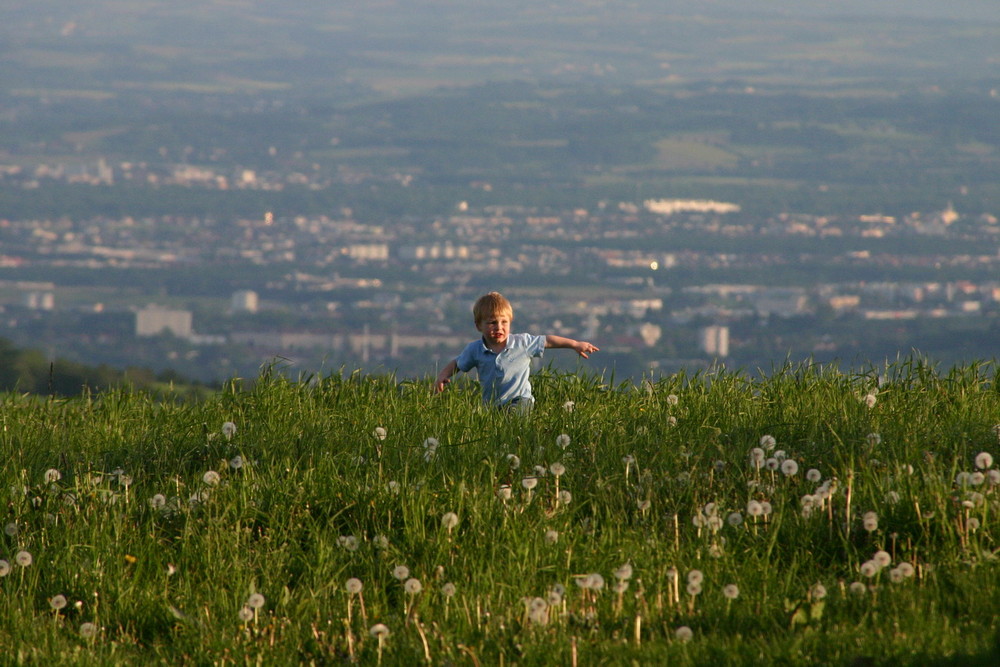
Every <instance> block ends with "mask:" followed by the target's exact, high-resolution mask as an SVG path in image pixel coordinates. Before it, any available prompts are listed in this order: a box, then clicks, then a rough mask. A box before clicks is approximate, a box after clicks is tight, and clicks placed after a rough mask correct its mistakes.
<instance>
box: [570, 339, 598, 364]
mask: <svg viewBox="0 0 1000 667" xmlns="http://www.w3.org/2000/svg"><path fill="white" fill-rule="evenodd" d="M573 349H574V350H576V353H577V354H579V355H580V356H581V357H583V358H584V359H589V358H590V355H591V354H593V353H594V352H597V351H598V350H599V349H600V348H598V347H597V346H596V345H594V344H593V343H588V342H587V341H583V340H578V341H577V342H576V345H574V346H573Z"/></svg>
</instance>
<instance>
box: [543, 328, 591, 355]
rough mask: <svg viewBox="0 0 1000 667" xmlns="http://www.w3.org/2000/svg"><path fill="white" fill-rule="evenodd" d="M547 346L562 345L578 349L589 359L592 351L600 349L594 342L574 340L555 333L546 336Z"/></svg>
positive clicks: (577, 351)
mask: <svg viewBox="0 0 1000 667" xmlns="http://www.w3.org/2000/svg"><path fill="white" fill-rule="evenodd" d="M545 347H561V348H569V349H571V350H576V353H577V354H579V355H580V356H581V357H583V358H584V359H588V358H589V357H590V354H591V353H592V352H597V351H598V350H599V349H600V348H598V347H597V346H596V345H594V344H593V343H588V342H586V341H583V340H573V339H572V338H566V337H564V336H556V335H554V334H549V335H547V336H546V337H545Z"/></svg>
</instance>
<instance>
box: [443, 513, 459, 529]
mask: <svg viewBox="0 0 1000 667" xmlns="http://www.w3.org/2000/svg"><path fill="white" fill-rule="evenodd" d="M457 525H458V515H457V514H455V513H454V512H445V513H444V514H443V515H442V516H441V527H442V528H444V529H445V530H447V531H448V532H451V531H452V530H453V529H454V528H455V526H457Z"/></svg>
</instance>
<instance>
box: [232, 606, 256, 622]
mask: <svg viewBox="0 0 1000 667" xmlns="http://www.w3.org/2000/svg"><path fill="white" fill-rule="evenodd" d="M236 614H237V616H239V618H240V620H241V621H243V622H244V623H249V622H250V621H252V620H253V609H251V608H250V607H248V606H247V605H243V606H242V607H240V610H239V611H238V612H236Z"/></svg>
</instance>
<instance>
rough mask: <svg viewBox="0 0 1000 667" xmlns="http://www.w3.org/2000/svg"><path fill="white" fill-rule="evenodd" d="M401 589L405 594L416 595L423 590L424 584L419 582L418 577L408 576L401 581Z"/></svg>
mask: <svg viewBox="0 0 1000 667" xmlns="http://www.w3.org/2000/svg"><path fill="white" fill-rule="evenodd" d="M403 590H404V591H406V593H407V595H417V594H418V593H420V591H422V590H424V585H423V584H422V583H420V580H419V579H417V578H415V577H410V578H409V579H407V580H406V581H405V582H404V583H403Z"/></svg>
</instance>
